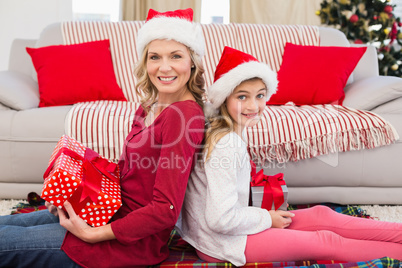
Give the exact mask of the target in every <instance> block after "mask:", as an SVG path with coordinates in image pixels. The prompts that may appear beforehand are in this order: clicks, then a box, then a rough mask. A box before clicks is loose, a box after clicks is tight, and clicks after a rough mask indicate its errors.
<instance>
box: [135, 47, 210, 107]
mask: <svg viewBox="0 0 402 268" xmlns="http://www.w3.org/2000/svg"><path fill="white" fill-rule="evenodd" d="M148 49H149V44H148V45H147V46H146V47H145V49H144V53H142V55H141V58H140V61H139V62H138V64H137V65H136V67H135V69H134V75H135V76H136V78H137V84H136V86H135V91H136V92H137V94H138V95H139V96H140V97H141V100H140V102H141V106H142V108H143V109H144V110H145V111H146V112H149V109H150V106H151V105H152V104H153V103H154V102H155V101H156V98H157V97H158V89H157V88H156V87H155V86H154V84H152V82H151V80H150V78H149V75H148V72H147V60H148ZM187 49H188V51H189V52H190V57H191V61H192V63H193V65H194V68H191V75H190V79H189V80H188V82H187V88H188V90H189V91H190V92H191V94H192V95H193V97H194V99H195V101H196V102H197V103H198V104H199V105H200V106H201V108H204V102H203V97H204V94H205V89H204V84H205V81H204V77H203V74H204V67H203V65H202V61H201V58H200V56H198V54H196V53H195V52H194V51H193V50H191V49H190V48H188V47H187Z"/></svg>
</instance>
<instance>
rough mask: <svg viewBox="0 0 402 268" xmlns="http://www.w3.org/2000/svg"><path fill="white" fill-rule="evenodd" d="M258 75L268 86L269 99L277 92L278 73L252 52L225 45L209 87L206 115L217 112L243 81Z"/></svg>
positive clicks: (267, 97)
mask: <svg viewBox="0 0 402 268" xmlns="http://www.w3.org/2000/svg"><path fill="white" fill-rule="evenodd" d="M254 77H258V78H261V80H262V81H263V82H264V84H265V86H266V87H267V95H266V99H267V101H268V100H269V98H270V97H271V96H272V95H273V94H274V93H275V92H276V89H277V86H278V80H277V78H276V73H275V72H274V71H272V70H271V68H270V67H269V66H268V65H267V64H265V63H261V62H259V61H258V60H257V59H256V58H255V57H253V56H251V55H250V54H247V53H244V52H242V51H239V50H237V49H234V48H231V47H227V46H226V47H225V48H224V50H223V53H222V56H221V59H220V61H219V63H218V66H216V70H215V79H214V83H213V84H212V85H211V86H210V87H209V88H208V100H209V103H206V106H205V109H204V112H205V115H206V116H207V117H208V116H212V115H215V114H217V112H218V109H219V107H220V106H221V105H222V104H223V103H224V102H225V100H226V98H227V97H228V96H229V95H230V94H232V92H233V91H234V89H235V88H236V87H237V86H238V85H240V84H241V83H242V82H243V81H245V80H248V79H251V78H254Z"/></svg>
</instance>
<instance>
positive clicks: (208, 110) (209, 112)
mask: <svg viewBox="0 0 402 268" xmlns="http://www.w3.org/2000/svg"><path fill="white" fill-rule="evenodd" d="M217 114H218V109H215V108H214V106H213V105H212V103H211V102H209V101H207V102H205V104H204V115H205V117H206V118H209V117H212V116H215V115H217Z"/></svg>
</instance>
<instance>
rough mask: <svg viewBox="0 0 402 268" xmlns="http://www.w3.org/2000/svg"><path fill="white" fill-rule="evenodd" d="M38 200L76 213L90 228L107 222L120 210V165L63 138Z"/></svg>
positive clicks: (46, 173)
mask: <svg viewBox="0 0 402 268" xmlns="http://www.w3.org/2000/svg"><path fill="white" fill-rule="evenodd" d="M43 178H44V179H45V181H44V184H43V188H42V194H41V197H42V198H43V199H45V200H46V201H48V202H50V203H52V204H54V205H55V206H57V207H59V208H63V204H64V202H65V201H66V200H68V201H69V202H70V203H71V204H72V206H73V208H74V211H75V213H77V215H78V216H80V217H81V218H82V219H83V220H85V221H86V222H87V223H88V224H90V225H92V226H102V225H105V224H107V223H108V221H109V220H110V219H111V218H112V216H113V215H114V214H115V213H116V212H117V210H118V209H119V208H120V207H121V205H122V203H121V191H120V172H119V166H118V165H117V164H115V163H113V162H111V161H109V160H107V159H106V158H103V157H101V156H100V155H99V154H98V153H96V152H94V151H93V150H91V149H89V148H86V147H85V146H84V145H82V144H81V143H79V142H78V141H76V140H74V139H73V138H71V137H69V136H66V135H63V136H62V137H61V138H60V140H59V142H58V143H57V145H56V148H55V150H54V151H53V154H52V156H51V157H50V160H49V167H48V168H47V170H46V171H45V174H44V175H43Z"/></svg>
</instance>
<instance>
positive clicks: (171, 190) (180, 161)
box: [111, 103, 205, 244]
mask: <svg viewBox="0 0 402 268" xmlns="http://www.w3.org/2000/svg"><path fill="white" fill-rule="evenodd" d="M196 105H197V104H195V103H194V105H188V104H176V105H175V106H174V107H173V108H171V107H168V108H166V110H167V109H169V110H167V111H164V116H165V118H164V119H163V123H162V126H161V130H162V133H161V136H162V144H155V146H161V150H160V156H159V157H158V159H159V163H158V165H157V167H155V168H156V175H155V184H154V186H153V199H152V201H151V202H150V203H148V204H147V205H145V206H144V207H141V208H139V209H136V210H135V211H132V212H131V213H129V214H127V215H126V216H125V217H124V218H121V219H118V220H116V221H114V222H112V224H111V227H112V230H113V232H114V234H115V235H116V238H117V239H118V240H119V241H120V242H121V243H124V244H129V243H133V242H135V241H137V240H139V239H142V238H144V237H147V236H149V235H153V234H157V233H160V232H161V231H164V230H168V229H172V228H173V227H174V225H175V224H176V222H177V219H178V216H179V214H180V210H181V206H182V204H183V199H184V195H185V191H186V187H187V182H188V178H189V175H190V173H191V170H192V166H193V161H194V159H195V152H196V148H197V145H198V146H199V145H200V144H201V142H202V139H203V130H204V124H205V119H204V116H203V113H202V110H201V109H200V108H199V107H198V105H197V107H196ZM141 157H146V156H141ZM152 169H154V167H152Z"/></svg>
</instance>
